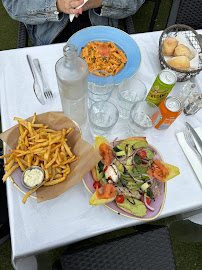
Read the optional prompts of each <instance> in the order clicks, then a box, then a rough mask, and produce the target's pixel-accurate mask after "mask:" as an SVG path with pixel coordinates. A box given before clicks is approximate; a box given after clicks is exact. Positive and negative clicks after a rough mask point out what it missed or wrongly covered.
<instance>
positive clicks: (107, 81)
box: [88, 70, 115, 108]
mask: <svg viewBox="0 0 202 270" xmlns="http://www.w3.org/2000/svg"><path fill="white" fill-rule="evenodd" d="M114 86H115V81H114V77H113V76H112V75H111V74H109V73H108V72H106V71H103V70H96V71H93V72H91V73H90V74H89V75H88V107H89V108H90V106H91V105H92V104H93V103H95V102H98V101H107V100H109V98H110V96H111V94H112V91H113V89H114Z"/></svg>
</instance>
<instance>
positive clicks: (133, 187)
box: [126, 181, 140, 190]
mask: <svg viewBox="0 0 202 270" xmlns="http://www.w3.org/2000/svg"><path fill="white" fill-rule="evenodd" d="M126 186H127V188H129V189H131V190H139V189H140V187H139V185H138V184H136V183H135V182H132V181H130V182H128V183H127V184H126Z"/></svg>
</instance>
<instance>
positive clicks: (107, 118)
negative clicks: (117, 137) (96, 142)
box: [88, 101, 119, 137]
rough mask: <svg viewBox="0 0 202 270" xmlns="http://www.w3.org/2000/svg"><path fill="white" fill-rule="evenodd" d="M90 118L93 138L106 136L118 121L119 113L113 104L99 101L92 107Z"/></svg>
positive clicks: (89, 113) (89, 112)
mask: <svg viewBox="0 0 202 270" xmlns="http://www.w3.org/2000/svg"><path fill="white" fill-rule="evenodd" d="M88 118H89V123H90V128H91V132H92V134H93V136H94V137H96V136H106V135H107V134H109V133H110V131H111V130H112V128H113V127H114V126H115V124H116V122H117V121H118V118H119V111H118V109H117V107H116V106H115V105H114V104H112V103H111V102H108V101H98V102H95V103H93V104H92V105H91V107H90V109H89V111H88Z"/></svg>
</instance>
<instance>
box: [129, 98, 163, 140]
mask: <svg viewBox="0 0 202 270" xmlns="http://www.w3.org/2000/svg"><path fill="white" fill-rule="evenodd" d="M160 119H161V113H160V110H159V108H158V107H157V106H156V105H155V104H154V103H152V102H150V101H146V100H144V101H140V102H138V103H136V104H134V105H133V106H132V108H131V110H130V116H129V122H128V128H129V130H128V131H129V134H130V136H135V135H138V136H140V135H141V136H145V135H146V133H147V132H148V130H149V129H151V128H152V127H154V126H155V125H156V124H157V123H158V122H159V120H160Z"/></svg>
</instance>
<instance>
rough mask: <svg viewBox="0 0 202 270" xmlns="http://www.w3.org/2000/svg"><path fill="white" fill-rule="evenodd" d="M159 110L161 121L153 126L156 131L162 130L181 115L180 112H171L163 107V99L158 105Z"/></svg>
mask: <svg viewBox="0 0 202 270" xmlns="http://www.w3.org/2000/svg"><path fill="white" fill-rule="evenodd" d="M159 109H160V111H161V115H162V119H161V120H160V121H159V122H158V124H157V125H156V126H155V128H156V129H159V130H164V129H167V128H169V126H170V125H171V124H172V123H173V122H174V121H175V119H176V118H177V117H178V116H179V115H180V114H181V113H182V110H180V111H178V112H171V111H169V110H168V109H167V108H166V106H165V99H164V100H163V101H162V102H161V103H160V105H159Z"/></svg>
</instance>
